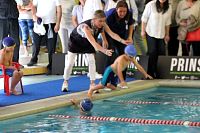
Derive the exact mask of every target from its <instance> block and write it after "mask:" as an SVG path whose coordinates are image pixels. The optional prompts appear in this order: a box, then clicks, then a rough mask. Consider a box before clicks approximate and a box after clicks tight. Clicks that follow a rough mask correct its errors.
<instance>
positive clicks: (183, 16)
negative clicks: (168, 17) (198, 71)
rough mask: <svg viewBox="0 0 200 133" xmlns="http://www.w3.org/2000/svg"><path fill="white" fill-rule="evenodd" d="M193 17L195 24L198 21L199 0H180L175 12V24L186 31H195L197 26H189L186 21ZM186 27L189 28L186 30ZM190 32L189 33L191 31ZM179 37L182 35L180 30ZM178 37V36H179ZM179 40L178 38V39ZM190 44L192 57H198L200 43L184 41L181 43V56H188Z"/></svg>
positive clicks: (199, 18)
mask: <svg viewBox="0 0 200 133" xmlns="http://www.w3.org/2000/svg"><path fill="white" fill-rule="evenodd" d="M191 16H193V17H194V19H195V20H197V23H198V22H199V21H200V1H199V0H182V1H180V2H179V4H178V6H177V11H176V22H177V23H178V25H179V26H180V27H182V28H183V29H185V30H186V33H185V34H187V30H191V29H193V30H194V29H197V28H198V27H199V25H196V26H192V27H191V25H190V24H189V22H188V20H189V17H191ZM187 27H190V29H188V28H187ZM193 30H191V31H193ZM178 34H179V35H181V34H182V31H181V30H180V31H179V33H178ZM179 35H178V36H179ZM179 39H180V38H179ZM190 44H192V48H193V55H194V56H199V55H200V41H196V42H185V40H182V41H181V45H182V55H183V56H188V55H189V46H190Z"/></svg>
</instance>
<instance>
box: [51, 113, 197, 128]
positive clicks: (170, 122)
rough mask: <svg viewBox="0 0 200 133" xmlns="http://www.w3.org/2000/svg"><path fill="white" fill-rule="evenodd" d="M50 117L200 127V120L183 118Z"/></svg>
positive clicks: (54, 116) (55, 116) (52, 116)
mask: <svg viewBox="0 0 200 133" xmlns="http://www.w3.org/2000/svg"><path fill="white" fill-rule="evenodd" d="M49 117H51V118H62V119H69V118H79V119H85V120H91V121H112V122H127V123H136V124H144V125H176V126H185V127H200V122H192V121H183V120H157V119H140V118H120V117H103V116H68V115H49Z"/></svg>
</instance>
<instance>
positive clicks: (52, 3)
mask: <svg viewBox="0 0 200 133" xmlns="http://www.w3.org/2000/svg"><path fill="white" fill-rule="evenodd" d="M32 12H33V20H34V21H37V20H38V18H42V22H43V24H44V27H45V30H46V34H45V35H38V34H37V33H35V32H33V40H34V44H33V53H32V58H31V60H30V62H29V63H28V64H27V66H33V65H35V64H36V63H37V61H38V54H39V51H40V44H41V40H42V38H44V37H46V38H48V39H47V49H48V58H49V64H48V66H47V70H48V72H47V75H49V74H51V70H52V54H53V53H55V48H56V42H57V32H58V30H59V28H60V20H61V15H62V9H61V3H60V1H59V0H33V7H32Z"/></svg>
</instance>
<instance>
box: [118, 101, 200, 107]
mask: <svg viewBox="0 0 200 133" xmlns="http://www.w3.org/2000/svg"><path fill="white" fill-rule="evenodd" d="M118 102H119V103H127V104H165V105H167V104H173V105H182V106H200V104H199V103H189V102H183V103H180V102H156V101H152V102H151V101H123V100H120V101H118Z"/></svg>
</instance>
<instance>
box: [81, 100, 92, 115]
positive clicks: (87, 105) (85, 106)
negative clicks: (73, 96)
mask: <svg viewBox="0 0 200 133" xmlns="http://www.w3.org/2000/svg"><path fill="white" fill-rule="evenodd" d="M92 107H93V103H92V101H91V100H90V99H88V98H87V99H83V100H82V101H81V102H80V108H81V110H82V111H83V112H88V111H90V110H91V109H92Z"/></svg>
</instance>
